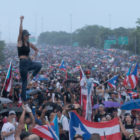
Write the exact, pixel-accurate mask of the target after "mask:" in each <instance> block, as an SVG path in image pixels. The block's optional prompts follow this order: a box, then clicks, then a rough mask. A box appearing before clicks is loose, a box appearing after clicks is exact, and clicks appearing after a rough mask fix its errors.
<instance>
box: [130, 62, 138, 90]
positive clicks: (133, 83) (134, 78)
mask: <svg viewBox="0 0 140 140" xmlns="http://www.w3.org/2000/svg"><path fill="white" fill-rule="evenodd" d="M137 73H138V64H136V66H135V68H134V70H133V72H132V73H131V75H130V76H129V82H130V85H131V89H134V88H136V86H137V84H138V75H137Z"/></svg>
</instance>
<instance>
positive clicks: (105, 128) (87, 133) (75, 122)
mask: <svg viewBox="0 0 140 140" xmlns="http://www.w3.org/2000/svg"><path fill="white" fill-rule="evenodd" d="M69 115H70V125H69V127H70V129H69V130H70V140H73V138H74V136H75V135H77V134H78V135H81V136H83V137H84V140H88V139H90V138H91V135H92V134H94V133H98V134H99V135H100V137H101V140H121V134H120V124H119V120H118V118H114V119H113V120H111V121H108V122H101V123H99V122H89V121H87V120H85V119H84V118H83V117H81V116H79V115H78V114H77V113H76V112H74V111H73V112H70V113H69Z"/></svg>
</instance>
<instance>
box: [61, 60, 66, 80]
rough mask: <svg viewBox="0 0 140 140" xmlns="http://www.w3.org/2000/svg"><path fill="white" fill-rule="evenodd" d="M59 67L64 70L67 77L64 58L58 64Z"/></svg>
mask: <svg viewBox="0 0 140 140" xmlns="http://www.w3.org/2000/svg"><path fill="white" fill-rule="evenodd" d="M59 69H60V70H62V71H64V72H65V77H66V79H67V78H68V75H67V69H66V64H65V62H64V60H62V62H61V64H60V66H59Z"/></svg>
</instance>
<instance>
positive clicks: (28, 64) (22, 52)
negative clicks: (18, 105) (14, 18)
mask: <svg viewBox="0 0 140 140" xmlns="http://www.w3.org/2000/svg"><path fill="white" fill-rule="evenodd" d="M23 19H24V17H23V16H21V17H20V28H19V36H18V41H17V50H18V56H19V59H20V64H19V69H20V75H21V80H22V94H21V98H22V100H23V102H26V87H27V75H28V72H29V71H32V70H33V73H32V75H31V77H30V80H32V79H33V77H35V76H36V75H37V73H38V72H39V71H40V69H41V67H42V66H41V63H39V62H34V61H32V60H33V59H34V58H35V57H36V55H37V53H38V49H37V48H36V47H35V46H34V45H33V44H32V43H30V42H29V35H30V34H29V32H28V31H27V30H23V29H22V23H23ZM30 48H31V49H33V50H34V51H35V53H34V55H33V56H32V57H31V58H30V57H29V54H30Z"/></svg>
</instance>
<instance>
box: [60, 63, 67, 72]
mask: <svg viewBox="0 0 140 140" xmlns="http://www.w3.org/2000/svg"><path fill="white" fill-rule="evenodd" d="M59 69H60V70H62V71H66V65H65V62H64V60H62V62H61V64H60V66H59Z"/></svg>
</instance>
